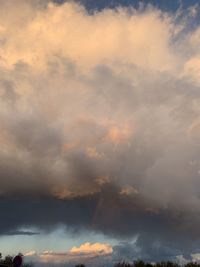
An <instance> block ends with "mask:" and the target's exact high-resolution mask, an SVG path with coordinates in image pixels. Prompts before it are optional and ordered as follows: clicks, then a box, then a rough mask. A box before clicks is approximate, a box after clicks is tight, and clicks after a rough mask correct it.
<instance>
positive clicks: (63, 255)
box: [25, 243, 112, 264]
mask: <svg viewBox="0 0 200 267" xmlns="http://www.w3.org/2000/svg"><path fill="white" fill-rule="evenodd" d="M111 254H112V247H111V246H110V245H109V244H103V243H94V244H91V243H85V244H82V245H80V247H72V248H71V249H70V250H69V251H67V252H54V251H43V252H42V253H37V252H36V251H34V250H33V251H28V252H26V253H25V258H26V260H34V261H36V262H38V263H40V264H41V263H42V264H49V263H53V264H64V263H65V264H70V263H71V264H72V263H76V262H82V263H85V262H88V261H89V262H90V264H91V262H94V261H97V260H98V257H101V260H100V261H101V262H102V260H103V258H104V260H106V259H107V257H108V256H109V255H111Z"/></svg>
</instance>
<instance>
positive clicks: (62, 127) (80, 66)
mask: <svg viewBox="0 0 200 267" xmlns="http://www.w3.org/2000/svg"><path fill="white" fill-rule="evenodd" d="M0 4H1V10H0V55H1V56H0V73H1V76H0V145H1V149H0V182H1V187H0V210H1V211H3V216H2V218H1V220H0V234H1V235H5V234H20V233H21V234H27V235H31V234H37V233H38V232H36V233H35V232H26V231H24V232H23V231H21V232H20V229H21V228H23V227H36V228H37V229H38V231H52V230H53V229H55V228H56V227H58V226H59V225H62V226H64V227H66V228H67V229H70V230H71V231H72V232H73V233H74V234H75V232H77V231H84V230H91V231H95V232H100V233H104V234H105V235H107V236H110V237H115V238H118V239H119V240H123V239H126V242H127V243H126V242H125V243H123V241H122V243H120V245H119V246H116V247H115V249H114V250H113V253H115V252H116V254H118V253H121V252H120V251H124V253H125V254H124V255H130V251H133V252H132V253H133V254H131V255H133V257H134V253H136V252H137V253H136V254H137V256H138V255H139V256H141V257H144V258H145V259H147V260H152V259H163V258H165V257H166V258H170V257H172V256H176V255H180V254H183V255H186V254H187V255H190V254H191V253H197V252H198V247H199V243H200V242H199V241H200V240H199V234H200V230H199V222H200V205H199V204H200V179H199V178H200V176H199V175H200V146H199V144H200V137H199V134H200V113H199V111H200V109H199V106H200V105H199V104H200V91H199V85H200V50H199V47H200V46H199V45H200V27H199V25H198V24H197V25H196V27H193V28H192V27H191V23H192V22H193V21H195V19H196V17H197V15H198V12H199V11H198V6H197V5H196V6H192V7H189V8H188V9H187V11H184V12H183V11H182V10H181V9H179V10H178V11H177V12H176V13H167V12H163V11H161V10H158V9H156V8H154V7H153V6H141V7H139V8H138V9H137V10H136V9H134V8H131V7H129V8H125V7H124V8H123V7H119V8H116V9H104V10H102V11H100V12H94V13H92V14H90V13H88V12H87V10H86V9H85V8H84V6H82V5H80V4H77V3H74V2H66V3H63V4H56V3H53V2H48V1H22V0H20V1H19V2H18V5H17V6H16V5H13V4H12V1H0ZM131 238H137V241H136V243H134V244H132V243H131V241H130V240H129V239H131ZM128 240H129V241H130V242H129V241H128ZM134 251H136V252H134ZM126 253H127V254H126ZM136 254H135V255H136ZM127 257H128V256H127Z"/></svg>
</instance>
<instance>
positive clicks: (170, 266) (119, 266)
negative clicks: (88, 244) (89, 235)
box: [75, 260, 200, 267]
mask: <svg viewBox="0 0 200 267" xmlns="http://www.w3.org/2000/svg"><path fill="white" fill-rule="evenodd" d="M182 266H183V265H179V264H178V263H176V262H173V261H162V262H157V263H148V262H144V261H142V260H138V261H134V262H132V263H130V262H125V261H123V262H118V263H116V264H114V267H182ZM75 267H86V266H85V265H84V264H78V265H76V266H75ZM184 267H200V263H197V262H188V263H186V264H184Z"/></svg>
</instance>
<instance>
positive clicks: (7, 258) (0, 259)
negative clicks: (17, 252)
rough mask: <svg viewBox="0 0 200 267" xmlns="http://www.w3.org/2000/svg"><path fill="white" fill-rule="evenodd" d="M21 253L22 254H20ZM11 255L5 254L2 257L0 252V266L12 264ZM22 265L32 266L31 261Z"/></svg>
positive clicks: (23, 266) (24, 266)
mask: <svg viewBox="0 0 200 267" xmlns="http://www.w3.org/2000/svg"><path fill="white" fill-rule="evenodd" d="M21 255H22V254H21ZM22 256H23V255H22ZM13 258H14V257H13V256H10V255H7V256H5V257H4V258H3V257H2V254H1V253H0V266H1V265H2V266H12V265H13ZM22 267H33V264H32V263H23V264H22Z"/></svg>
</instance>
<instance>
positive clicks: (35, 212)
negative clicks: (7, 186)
mask: <svg viewBox="0 0 200 267" xmlns="http://www.w3.org/2000/svg"><path fill="white" fill-rule="evenodd" d="M0 209H1V210H3V216H2V218H1V222H0V229H1V234H3V235H4V234H5V233H9V232H10V233H11V232H13V233H14V232H15V231H16V232H17V230H14V231H13V229H18V228H19V227H36V228H38V230H39V231H41V232H43V231H45V232H46V231H47V232H48V231H51V230H52V229H54V228H55V227H56V226H59V225H63V226H67V227H68V229H71V231H72V233H74V235H76V234H77V232H79V231H83V230H92V231H96V232H101V233H104V234H106V235H108V236H112V237H115V238H119V239H122V240H123V239H124V238H125V239H127V242H124V243H121V244H119V245H118V246H116V247H114V256H115V257H116V259H117V258H118V259H120V257H121V258H122V257H123V258H126V259H127V260H128V259H130V260H131V259H134V258H138V257H143V258H144V259H145V260H163V259H169V258H172V257H173V256H176V255H179V254H180V253H181V254H183V255H184V256H186V257H187V256H188V255H190V253H192V252H195V251H196V250H197V251H198V249H197V248H198V246H199V238H198V236H199V234H200V232H199V228H198V225H199V222H200V216H199V215H198V214H197V213H196V212H187V213H185V212H180V211H178V210H176V209H173V208H168V209H165V210H164V209H158V210H150V208H149V203H148V202H145V201H144V199H140V197H138V196H136V197H130V196H121V195H119V188H118V187H116V186H114V185H109V186H105V187H104V188H102V191H101V192H100V193H96V194H94V195H92V196H85V197H77V198H75V199H71V200H58V199H55V198H52V197H38V196H35V197H29V196H24V197H23V196H21V195H20V196H15V197H5V198H1V201H0ZM24 234H30V233H24ZM136 235H139V238H138V240H137V242H136V244H135V243H134V244H131V243H129V241H128V240H129V239H130V238H131V237H132V236H136Z"/></svg>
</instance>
